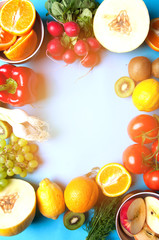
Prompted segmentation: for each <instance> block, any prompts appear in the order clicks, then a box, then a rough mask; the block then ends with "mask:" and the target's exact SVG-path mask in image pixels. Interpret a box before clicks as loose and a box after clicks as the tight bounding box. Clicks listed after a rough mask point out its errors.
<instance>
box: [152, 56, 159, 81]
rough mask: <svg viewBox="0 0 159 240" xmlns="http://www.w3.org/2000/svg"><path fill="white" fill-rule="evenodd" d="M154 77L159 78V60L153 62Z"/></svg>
mask: <svg viewBox="0 0 159 240" xmlns="http://www.w3.org/2000/svg"><path fill="white" fill-rule="evenodd" d="M152 76H153V77H156V78H159V58H156V59H155V60H154V61H153V62H152Z"/></svg>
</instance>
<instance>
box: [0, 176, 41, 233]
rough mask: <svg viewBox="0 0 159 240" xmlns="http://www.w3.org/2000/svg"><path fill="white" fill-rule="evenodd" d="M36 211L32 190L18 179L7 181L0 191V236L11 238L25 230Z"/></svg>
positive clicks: (27, 184) (29, 185)
mask: <svg viewBox="0 0 159 240" xmlns="http://www.w3.org/2000/svg"><path fill="white" fill-rule="evenodd" d="M35 211H36V197H35V191H34V188H33V187H32V186H31V184H29V183H28V182H26V181H24V180H20V179H9V184H8V185H7V186H6V187H5V188H4V189H3V190H2V191H0V236H13V235H16V234H18V233H20V232H22V231H23V230H24V229H26V228H27V227H28V226H29V225H30V223H31V222H32V220H33V218H34V216H35Z"/></svg>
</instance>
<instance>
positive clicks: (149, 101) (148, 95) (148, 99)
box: [132, 78, 159, 112]
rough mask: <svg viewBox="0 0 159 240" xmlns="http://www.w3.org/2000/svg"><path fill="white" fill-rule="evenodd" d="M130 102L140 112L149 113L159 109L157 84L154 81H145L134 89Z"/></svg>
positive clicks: (158, 85)
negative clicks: (131, 101)
mask: <svg viewBox="0 0 159 240" xmlns="http://www.w3.org/2000/svg"><path fill="white" fill-rule="evenodd" d="M132 100H133V104H134V105H135V107H137V109H138V110H140V111H145V112H151V111H154V110H156V109H157V108H159V82H158V81H157V80H155V79H152V78H151V79H146V80H143V81H142V82H140V83H139V84H138V85H137V86H136V87H135V89H134V92H133V94H132Z"/></svg>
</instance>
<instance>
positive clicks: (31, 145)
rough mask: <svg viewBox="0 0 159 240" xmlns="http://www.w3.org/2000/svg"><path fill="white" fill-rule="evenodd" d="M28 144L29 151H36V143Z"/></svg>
mask: <svg viewBox="0 0 159 240" xmlns="http://www.w3.org/2000/svg"><path fill="white" fill-rule="evenodd" d="M29 146H30V152H32V153H36V152H37V151H38V145H36V144H34V143H32V144H30V145H29Z"/></svg>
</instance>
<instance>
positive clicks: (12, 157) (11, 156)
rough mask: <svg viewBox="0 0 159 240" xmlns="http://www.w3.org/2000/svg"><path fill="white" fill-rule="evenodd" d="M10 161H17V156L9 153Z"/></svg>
mask: <svg viewBox="0 0 159 240" xmlns="http://www.w3.org/2000/svg"><path fill="white" fill-rule="evenodd" d="M8 159H9V160H11V161H15V154H13V153H8Z"/></svg>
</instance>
